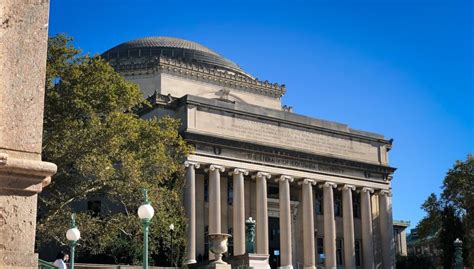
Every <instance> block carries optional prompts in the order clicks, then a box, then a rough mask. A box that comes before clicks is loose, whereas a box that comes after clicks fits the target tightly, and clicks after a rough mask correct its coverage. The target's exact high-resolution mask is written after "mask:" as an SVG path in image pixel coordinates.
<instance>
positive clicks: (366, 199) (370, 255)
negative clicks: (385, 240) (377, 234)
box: [360, 187, 375, 269]
mask: <svg viewBox="0 0 474 269" xmlns="http://www.w3.org/2000/svg"><path fill="white" fill-rule="evenodd" d="M371 193H374V189H372V188H366V187H364V188H362V190H361V192H360V218H361V226H362V256H363V262H364V268H366V269H373V268H375V261H374V242H373V229H372V206H371V202H370V194H371Z"/></svg>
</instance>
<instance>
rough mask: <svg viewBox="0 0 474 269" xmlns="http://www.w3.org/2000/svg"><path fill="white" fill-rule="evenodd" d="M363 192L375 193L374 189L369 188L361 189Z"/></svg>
mask: <svg viewBox="0 0 474 269" xmlns="http://www.w3.org/2000/svg"><path fill="white" fill-rule="evenodd" d="M361 191H362V192H368V193H374V189H373V188H369V187H363V188H362V189H361Z"/></svg>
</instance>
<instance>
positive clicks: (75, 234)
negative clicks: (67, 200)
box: [66, 213, 81, 269]
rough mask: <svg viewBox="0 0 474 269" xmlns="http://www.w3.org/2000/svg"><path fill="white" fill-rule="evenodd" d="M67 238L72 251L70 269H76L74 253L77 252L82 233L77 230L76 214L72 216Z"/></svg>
mask: <svg viewBox="0 0 474 269" xmlns="http://www.w3.org/2000/svg"><path fill="white" fill-rule="evenodd" d="M66 238H67V240H68V241H69V249H70V255H71V257H70V262H69V266H70V269H74V252H75V250H76V242H77V240H79V239H80V238H81V232H79V229H77V226H76V214H74V213H73V214H72V215H71V228H70V229H69V230H67V232H66Z"/></svg>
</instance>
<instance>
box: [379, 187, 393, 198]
mask: <svg viewBox="0 0 474 269" xmlns="http://www.w3.org/2000/svg"><path fill="white" fill-rule="evenodd" d="M378 193H379V195H387V196H388V197H391V196H392V191H391V190H386V189H382V190H380V191H379V192H378Z"/></svg>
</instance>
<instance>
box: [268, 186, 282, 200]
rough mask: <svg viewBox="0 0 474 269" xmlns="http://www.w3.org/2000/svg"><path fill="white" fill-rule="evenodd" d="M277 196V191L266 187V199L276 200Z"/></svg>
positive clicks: (274, 188) (271, 187)
mask: <svg viewBox="0 0 474 269" xmlns="http://www.w3.org/2000/svg"><path fill="white" fill-rule="evenodd" d="M278 196H279V189H278V187H275V186H268V187H267V197H268V198H275V199H278Z"/></svg>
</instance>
